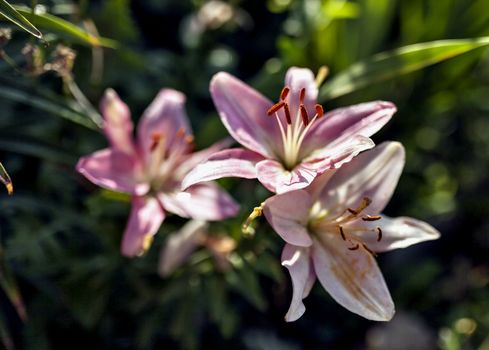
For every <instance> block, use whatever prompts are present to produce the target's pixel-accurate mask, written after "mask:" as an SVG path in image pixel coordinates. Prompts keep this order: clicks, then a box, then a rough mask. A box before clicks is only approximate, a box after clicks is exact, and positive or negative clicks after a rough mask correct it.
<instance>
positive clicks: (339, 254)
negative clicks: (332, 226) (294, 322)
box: [311, 234, 394, 321]
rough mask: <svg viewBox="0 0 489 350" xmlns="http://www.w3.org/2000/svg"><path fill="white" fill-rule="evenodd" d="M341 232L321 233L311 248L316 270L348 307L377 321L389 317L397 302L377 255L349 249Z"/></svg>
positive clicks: (338, 298) (331, 292)
mask: <svg viewBox="0 0 489 350" xmlns="http://www.w3.org/2000/svg"><path fill="white" fill-rule="evenodd" d="M349 246H350V245H349V243H347V242H345V241H343V240H342V239H341V238H340V236H339V235H332V234H320V236H316V238H314V244H313V246H312V248H311V251H312V259H313V263H314V270H315V272H316V275H317V277H318V279H319V282H321V284H322V286H323V287H324V289H325V290H326V291H327V292H328V293H329V294H330V295H331V296H332V297H333V299H335V300H336V301H337V302H338V303H339V304H340V305H342V306H343V307H345V308H346V309H348V310H350V311H351V312H354V313H356V314H358V315H360V316H363V317H365V318H367V319H369V320H374V321H388V320H390V319H391V318H392V316H393V315H394V303H393V301H392V298H391V296H390V294H389V290H388V289H387V286H386V284H385V281H384V277H383V276H382V273H381V272H380V269H379V267H378V266H377V262H376V261H375V259H374V258H373V256H372V255H371V254H370V253H369V252H368V251H367V250H366V249H364V248H363V246H361V245H360V246H359V248H358V249H357V250H349V249H348V247H349Z"/></svg>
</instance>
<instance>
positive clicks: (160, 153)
mask: <svg viewBox="0 0 489 350" xmlns="http://www.w3.org/2000/svg"><path fill="white" fill-rule="evenodd" d="M193 140H194V138H193V136H192V135H186V136H185V129H184V128H180V129H179V130H178V131H177V132H176V133H175V136H174V137H173V140H170V139H169V138H167V137H166V136H165V135H163V134H162V133H159V132H155V133H153V134H152V135H151V141H152V143H151V146H150V149H149V154H150V155H149V158H148V159H147V163H146V176H147V180H148V181H149V182H150V184H151V188H152V189H153V190H156V191H158V190H161V189H164V188H165V187H167V186H168V185H169V183H171V182H173V181H171V180H173V175H174V173H175V170H176V168H177V167H178V166H179V165H180V163H181V161H182V159H183V157H184V156H185V155H186V154H188V153H190V152H191V151H192V148H193ZM170 142H171V144H170Z"/></svg>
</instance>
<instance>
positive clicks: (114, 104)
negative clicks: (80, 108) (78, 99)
mask: <svg viewBox="0 0 489 350" xmlns="http://www.w3.org/2000/svg"><path fill="white" fill-rule="evenodd" d="M100 109H101V111H102V115H103V117H104V126H103V129H104V132H105V134H106V135H107V138H108V139H109V142H110V145H111V146H112V148H114V149H117V150H120V151H122V152H125V153H127V154H129V155H133V154H134V153H135V148H134V136H133V129H134V126H133V123H132V120H131V112H130V111H129V108H128V107H127V105H126V104H125V103H124V102H122V100H121V99H120V98H119V96H118V95H117V93H116V92H115V91H114V90H112V89H108V90H106V91H105V95H104V97H103V99H102V102H101V104H100Z"/></svg>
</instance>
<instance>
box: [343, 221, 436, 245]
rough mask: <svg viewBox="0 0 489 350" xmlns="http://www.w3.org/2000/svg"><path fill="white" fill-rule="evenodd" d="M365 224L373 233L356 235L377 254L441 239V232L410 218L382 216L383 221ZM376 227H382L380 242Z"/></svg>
mask: <svg viewBox="0 0 489 350" xmlns="http://www.w3.org/2000/svg"><path fill="white" fill-rule="evenodd" d="M365 224H368V226H370V228H371V229H372V231H373V232H372V231H368V232H362V233H356V235H357V236H358V237H359V238H360V239H361V240H363V241H364V242H365V244H367V246H368V247H369V248H370V249H372V250H373V251H375V252H385V251H389V250H393V249H398V248H406V247H409V246H411V245H413V244H416V243H420V242H424V241H431V240H433V239H438V238H439V237H440V232H439V231H438V230H437V229H435V228H434V227H433V226H431V225H430V224H428V223H426V222H424V221H421V220H417V219H413V218H409V217H398V218H389V217H387V216H385V215H382V219H381V220H378V221H375V222H371V223H365V222H364V223H363V226H364V227H365V226H366V225H365ZM352 225H354V223H352ZM376 227H380V228H381V230H382V239H381V240H380V241H377V238H378V237H377V235H376V234H375V231H376ZM346 229H347V228H346Z"/></svg>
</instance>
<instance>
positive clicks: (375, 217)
mask: <svg viewBox="0 0 489 350" xmlns="http://www.w3.org/2000/svg"><path fill="white" fill-rule="evenodd" d="M380 219H382V217H381V216H380V215H365V216H364V217H362V220H363V221H377V220H380Z"/></svg>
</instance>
